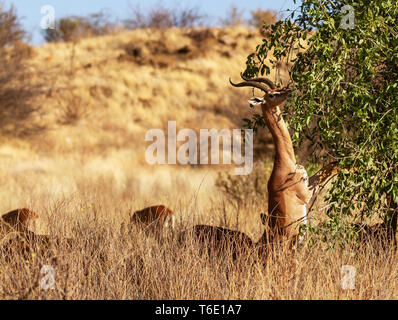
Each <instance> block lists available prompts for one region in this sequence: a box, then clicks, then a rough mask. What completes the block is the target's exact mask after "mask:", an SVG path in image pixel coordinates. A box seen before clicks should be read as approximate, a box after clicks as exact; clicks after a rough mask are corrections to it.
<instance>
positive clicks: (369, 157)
mask: <svg viewBox="0 0 398 320" xmlns="http://www.w3.org/2000/svg"><path fill="white" fill-rule="evenodd" d="M346 5H350V6H351V8H353V9H354V17H355V19H354V24H353V25H352V26H351V27H349V26H348V27H347V22H349V21H348V20H347V14H348V13H347V11H344V10H343V7H344V6H346ZM297 14H298V15H297ZM397 16H398V4H397V2H396V1H391V0H374V1H370V0H359V1H357V0H356V1H354V0H347V1H337V0H333V1H327V2H326V1H321V0H304V1H302V3H301V5H300V6H299V8H298V10H295V11H294V12H292V13H291V15H290V16H289V17H287V18H286V19H285V20H284V21H279V22H277V23H275V24H273V25H272V26H270V27H267V28H266V30H267V33H268V35H269V37H267V38H265V39H263V42H262V43H261V44H260V45H259V46H258V47H257V48H256V51H255V52H254V53H252V54H250V55H249V56H248V59H247V68H246V70H245V75H246V76H254V75H257V74H260V75H264V74H269V73H270V70H271V68H278V66H280V65H282V64H283V63H286V65H287V66H289V65H291V67H289V74H290V82H291V83H290V85H291V87H293V88H294V94H293V95H292V97H291V99H289V100H288V102H287V103H286V105H285V110H284V112H285V116H286V119H287V120H288V124H289V126H290V128H291V129H292V130H293V132H294V134H293V137H292V138H293V140H294V143H295V146H296V147H297V148H299V147H300V146H301V145H302V143H303V142H304V141H306V140H307V141H308V140H309V142H310V143H311V146H312V147H311V150H312V153H311V156H310V160H311V161H312V162H313V163H326V162H329V161H330V160H337V161H339V166H340V167H342V168H355V170H352V171H350V173H349V174H344V173H342V174H339V175H338V178H337V180H336V182H334V184H333V186H332V188H331V190H330V193H329V197H328V199H327V200H328V202H329V204H330V206H329V208H328V211H327V214H328V216H329V218H330V219H335V218H336V217H340V216H341V215H344V216H350V217H353V218H354V219H356V220H358V219H359V220H363V219H364V218H365V217H372V216H375V215H379V216H380V217H381V218H383V220H384V221H385V223H387V224H390V223H391V222H393V221H396V217H397V214H398V107H397V106H398V67H397V66H398V37H397V27H396V25H397V21H396V19H397ZM271 52H272V54H270V53H271ZM271 55H272V56H273V57H272V58H271V59H269V58H268V57H267V56H271ZM254 122H255V124H256V123H257V124H258V125H261V123H260V122H258V121H256V119H254ZM255 124H254V125H255ZM335 225H336V224H335Z"/></svg>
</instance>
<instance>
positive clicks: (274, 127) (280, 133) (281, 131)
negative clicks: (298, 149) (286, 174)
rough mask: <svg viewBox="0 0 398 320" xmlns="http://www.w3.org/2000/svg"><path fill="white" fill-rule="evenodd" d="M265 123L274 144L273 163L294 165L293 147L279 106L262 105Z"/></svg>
mask: <svg viewBox="0 0 398 320" xmlns="http://www.w3.org/2000/svg"><path fill="white" fill-rule="evenodd" d="M261 109H262V111H263V116H264V120H265V123H266V125H267V127H268V129H269V131H270V132H271V135H272V139H273V141H274V145H275V163H278V164H281V165H288V166H293V167H294V166H295V165H296V159H295V157H294V149H293V143H292V139H291V138H290V134H289V130H288V129H287V127H286V123H285V121H284V120H283V118H282V112H281V110H280V109H279V107H276V108H268V107H267V106H266V105H262V106H261Z"/></svg>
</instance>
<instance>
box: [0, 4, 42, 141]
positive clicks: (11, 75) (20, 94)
mask: <svg viewBox="0 0 398 320" xmlns="http://www.w3.org/2000/svg"><path fill="white" fill-rule="evenodd" d="M25 36H26V34H25V31H24V30H23V28H22V26H21V24H20V22H19V19H18V16H17V14H16V11H15V9H14V7H12V6H11V7H10V8H9V9H7V8H6V7H5V5H4V4H3V3H0V127H1V131H2V133H7V132H8V133H12V134H15V135H17V134H23V133H26V132H27V130H28V127H29V123H28V122H27V121H26V120H27V119H28V118H29V117H30V116H31V115H32V113H33V112H34V111H37V110H38V106H37V105H36V106H35V105H34V104H33V101H32V99H33V98H34V97H35V96H36V95H37V93H38V90H37V89H38V88H37V87H33V86H32V85H30V84H29V78H30V73H29V71H27V69H26V66H25V65H26V61H27V59H28V58H29V57H30V56H31V55H32V50H31V48H30V47H29V46H28V45H27V44H26V43H25V42H24V39H25Z"/></svg>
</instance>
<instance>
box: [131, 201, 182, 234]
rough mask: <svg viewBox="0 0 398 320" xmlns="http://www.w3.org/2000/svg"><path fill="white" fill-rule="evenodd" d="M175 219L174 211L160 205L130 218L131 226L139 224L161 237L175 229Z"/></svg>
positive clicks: (134, 214)
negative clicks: (162, 234)
mask: <svg viewBox="0 0 398 320" xmlns="http://www.w3.org/2000/svg"><path fill="white" fill-rule="evenodd" d="M174 219H175V218H174V213H173V211H172V210H170V209H169V208H167V207H165V206H163V205H158V206H152V207H148V208H145V209H142V210H139V211H136V212H134V213H133V214H132V215H131V216H130V224H137V225H139V226H141V227H144V228H145V229H146V230H148V231H152V232H155V233H156V234H158V235H160V234H161V233H163V232H164V231H168V230H169V229H173V228H174Z"/></svg>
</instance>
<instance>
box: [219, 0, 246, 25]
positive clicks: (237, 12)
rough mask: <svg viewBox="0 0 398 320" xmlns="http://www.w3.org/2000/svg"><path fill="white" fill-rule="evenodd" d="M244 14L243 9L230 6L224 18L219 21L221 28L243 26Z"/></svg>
mask: <svg viewBox="0 0 398 320" xmlns="http://www.w3.org/2000/svg"><path fill="white" fill-rule="evenodd" d="M244 14H245V10H244V9H239V8H238V7H237V6H235V5H232V6H231V7H230V8H229V9H228V11H227V15H226V17H225V18H221V19H220V23H221V25H222V26H223V27H234V26H238V25H244V24H245V23H246V22H245V20H244V18H243V16H244Z"/></svg>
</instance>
